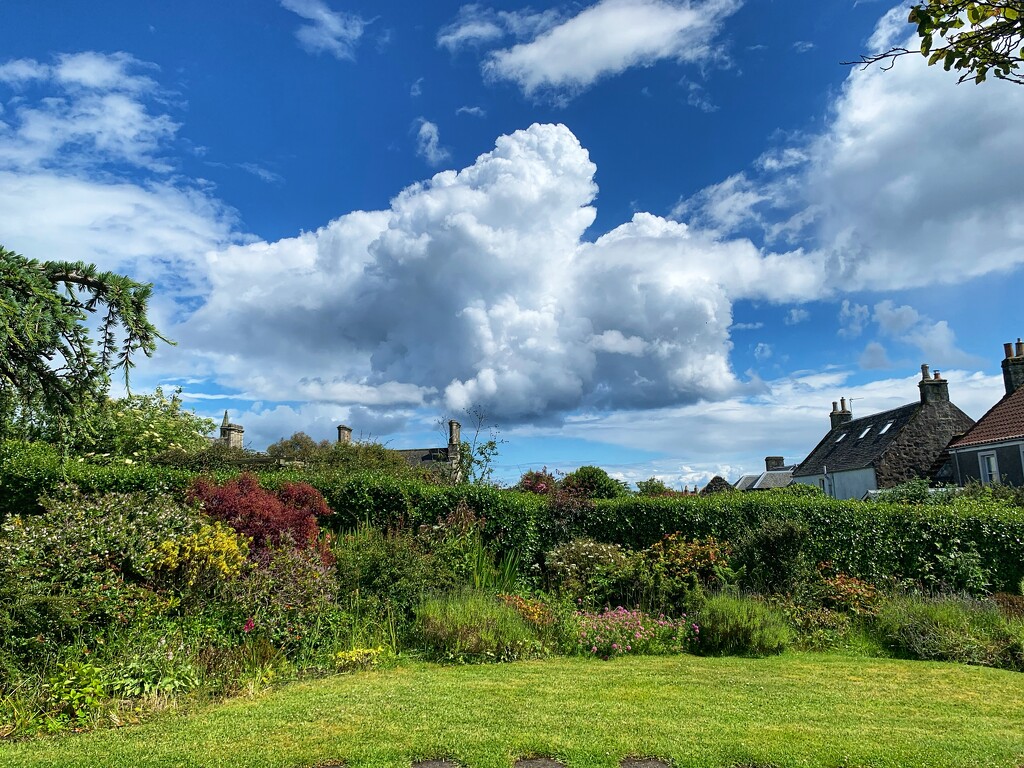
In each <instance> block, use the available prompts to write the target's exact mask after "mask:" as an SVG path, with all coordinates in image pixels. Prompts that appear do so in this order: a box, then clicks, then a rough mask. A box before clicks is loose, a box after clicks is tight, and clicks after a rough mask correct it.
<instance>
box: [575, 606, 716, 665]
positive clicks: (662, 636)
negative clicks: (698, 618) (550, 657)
mask: <svg viewBox="0 0 1024 768" xmlns="http://www.w3.org/2000/svg"><path fill="white" fill-rule="evenodd" d="M576 621H577V623H578V627H579V630H578V633H577V635H576V637H575V638H574V643H573V646H574V648H573V650H575V651H576V652H578V653H582V654H584V655H589V656H596V657H598V658H601V659H606V660H607V659H611V658H615V657H617V656H626V655H632V656H639V655H650V654H664V653H683V652H684V651H688V650H690V649H691V648H692V646H693V644H694V642H695V640H696V638H697V636H698V633H699V631H700V630H699V628H698V626H697V625H696V624H694V623H692V622H691V621H689V620H688V619H687V617H686V615H685V614H683V615H682V616H680V617H679V618H678V619H675V620H673V619H670V618H668V617H666V616H664V615H659V616H657V617H655V616H652V615H650V614H647V613H644V612H643V611H640V610H628V609H626V608H623V607H622V606H619V607H618V608H608V609H605V610H603V611H601V612H599V613H592V612H588V611H580V612H578V613H577V614H576Z"/></svg>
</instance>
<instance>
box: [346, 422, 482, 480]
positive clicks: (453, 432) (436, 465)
mask: <svg viewBox="0 0 1024 768" xmlns="http://www.w3.org/2000/svg"><path fill="white" fill-rule="evenodd" d="M461 432H462V425H461V424H459V422H457V421H455V419H452V420H450V421H449V422H448V445H446V446H444V447H442V448H399V449H392V450H394V451H395V453H398V454H401V456H402V458H403V459H405V461H406V462H407V463H408V464H409V466H411V467H414V468H416V469H423V470H427V471H431V470H436V469H440V468H442V467H443V468H445V469H446V470H448V471H450V472H451V473H452V477H453V478H454V479H455V482H459V481H460V480H461V479H462V478H461V472H462V463H461V457H462V437H461ZM338 442H339V443H344V444H347V443H351V442H352V428H351V427H348V426H345V425H344V424H339V425H338Z"/></svg>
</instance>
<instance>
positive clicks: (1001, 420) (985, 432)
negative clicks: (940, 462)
mask: <svg viewBox="0 0 1024 768" xmlns="http://www.w3.org/2000/svg"><path fill="white" fill-rule="evenodd" d="M1022 437H1024V387H1018V388H1017V390H1016V391H1014V392H1013V394H1010V395H1005V396H1004V397H1003V399H1002V400H1000V401H999V402H998V403H996V404H995V405H993V406H992V407H991V408H990V409H989V411H988V413H986V414H985V415H984V416H982V417H981V418H980V419H978V421H977V423H976V424H975V425H974V426H973V427H971V428H970V429H969V430H967V432H966V433H965V434H964V435H962V436H961V437H958V438H957V439H955V440H953V442H951V443H950V444H949V447H950V448H966V447H968V446H972V445H985V444H987V443H1001V442H1003V441H1005V440H1018V439H1020V438H1022Z"/></svg>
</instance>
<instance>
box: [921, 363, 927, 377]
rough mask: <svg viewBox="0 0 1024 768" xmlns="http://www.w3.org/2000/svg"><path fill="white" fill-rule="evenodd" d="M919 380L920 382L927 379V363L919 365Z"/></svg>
mask: <svg viewBox="0 0 1024 768" xmlns="http://www.w3.org/2000/svg"><path fill="white" fill-rule="evenodd" d="M921 379H922V380H927V379H928V363H922V364H921Z"/></svg>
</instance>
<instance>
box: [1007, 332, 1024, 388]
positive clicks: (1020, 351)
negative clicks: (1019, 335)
mask: <svg viewBox="0 0 1024 768" xmlns="http://www.w3.org/2000/svg"><path fill="white" fill-rule="evenodd" d="M1003 351H1004V353H1005V354H1006V357H1005V358H1004V359H1003V386H1004V387H1005V388H1006V394H1008V395H1012V394H1013V393H1014V392H1016V391H1017V390H1018V389H1020V387H1021V385H1022V384H1024V342H1022V341H1021V340H1020V339H1017V344H1016V346H1014V345H1013V344H1003Z"/></svg>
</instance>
